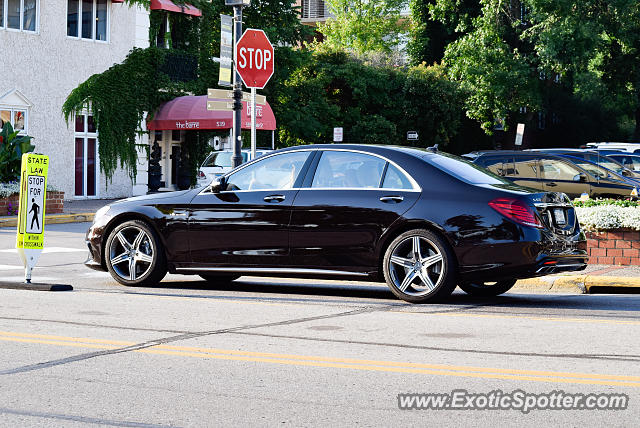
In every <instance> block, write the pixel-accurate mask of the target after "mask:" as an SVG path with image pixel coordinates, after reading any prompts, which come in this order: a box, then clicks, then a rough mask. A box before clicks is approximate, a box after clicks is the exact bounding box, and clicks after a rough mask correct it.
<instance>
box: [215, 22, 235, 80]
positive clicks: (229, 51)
mask: <svg viewBox="0 0 640 428" xmlns="http://www.w3.org/2000/svg"><path fill="white" fill-rule="evenodd" d="M232 57H233V17H232V16H228V15H222V14H221V15H220V71H219V73H218V74H219V75H218V85H220V86H231V80H232V79H231V68H232V67H231V64H232V62H233V59H232Z"/></svg>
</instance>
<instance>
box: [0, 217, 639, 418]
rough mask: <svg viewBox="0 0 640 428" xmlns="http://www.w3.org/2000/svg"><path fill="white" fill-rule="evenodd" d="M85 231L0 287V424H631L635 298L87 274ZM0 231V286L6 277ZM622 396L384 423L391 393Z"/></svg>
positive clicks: (6, 246)
mask: <svg viewBox="0 0 640 428" xmlns="http://www.w3.org/2000/svg"><path fill="white" fill-rule="evenodd" d="M87 227H88V224H65V225H51V226H49V227H48V232H47V237H46V242H45V245H46V248H48V250H47V252H46V253H44V254H43V255H42V256H41V259H40V262H39V264H38V267H37V268H36V270H35V271H34V281H38V282H49V283H67V284H71V285H73V287H74V289H75V290H74V291H72V292H39V291H22V290H5V289H0V426H7V427H9V426H10V427H19V426H65V427H67V426H70V427H75V426H90V425H103V426H125V427H129V426H133V427H138V426H141V427H145V426H154V427H155V426H194V427H195V426H230V425H233V426H252V427H253V426H275V425H293V426H315V425H334V426H355V425H360V426H398V425H406V426H417V425H421V426H426V425H429V426H430V425H436V424H438V425H444V426H458V425H477V426H506V425H510V426H513V425H516V424H517V425H518V426H560V425H562V426H604V425H606V426H637V424H638V417H639V416H640V344H639V343H638V342H639V340H638V338H639V337H640V297H638V296H637V295H622V296H613V295H560V294H517V293H507V294H506V295H504V296H501V297H497V298H492V299H477V298H470V297H467V296H466V295H464V294H462V293H460V292H456V293H455V294H454V295H453V296H452V299H451V301H450V303H448V304H432V305H409V304H406V303H404V302H401V301H399V300H397V299H395V297H394V296H393V295H392V294H391V293H390V292H389V291H387V289H386V287H385V286H384V285H383V284H362V283H351V282H345V281H310V280H284V279H270V278H248V277H243V278H240V279H239V280H237V281H236V282H234V283H233V284H232V285H229V286H225V287H211V286H209V285H208V284H207V283H205V282H204V281H202V280H199V278H197V277H193V278H192V277H182V276H175V275H170V276H167V278H166V279H165V280H164V281H163V283H162V284H161V286H159V287H155V288H125V287H122V286H119V285H117V284H116V283H115V282H114V281H112V280H111V279H110V277H109V275H108V274H106V273H100V272H94V271H91V270H88V269H86V268H85V267H84V266H83V265H82V262H83V261H84V259H85V258H86V251H85V247H84V231H85V230H86V228H87ZM14 239H15V235H14V231H13V230H11V229H0V278H2V279H4V280H9V281H11V280H15V281H16V282H19V281H21V278H22V270H21V266H20V261H19V258H18V256H17V254H16V253H15V252H14V251H13V250H12V248H13V246H14ZM460 389H465V390H468V391H470V392H471V393H474V394H488V393H490V392H491V391H496V390H501V391H503V394H508V393H511V392H513V391H516V390H521V391H523V393H526V394H544V393H548V394H550V393H552V392H553V391H564V393H566V394H570V393H580V394H585V395H586V394H605V393H606V394H611V393H615V394H626V395H627V396H628V407H627V409H626V410H587V409H577V410H558V409H556V410H531V411H529V412H528V413H524V412H522V411H520V410H517V409H514V410H451V409H443V410H400V409H399V407H398V394H401V393H438V394H447V393H451V392H452V391H454V390H460Z"/></svg>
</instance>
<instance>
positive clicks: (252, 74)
mask: <svg viewBox="0 0 640 428" xmlns="http://www.w3.org/2000/svg"><path fill="white" fill-rule="evenodd" d="M236 68H237V70H238V73H239V74H240V77H241V78H242V81H243V82H244V85H245V86H246V87H248V88H258V89H262V88H264V86H265V85H266V84H267V82H268V81H269V79H270V78H271V76H272V75H273V46H272V45H271V42H269V39H268V38H267V35H266V34H264V31H262V30H255V29H253V28H249V29H247V30H246V31H245V32H244V34H243V35H242V37H240V40H238V43H236Z"/></svg>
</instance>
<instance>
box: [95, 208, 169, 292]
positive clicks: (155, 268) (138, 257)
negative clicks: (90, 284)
mask: <svg viewBox="0 0 640 428" xmlns="http://www.w3.org/2000/svg"><path fill="white" fill-rule="evenodd" d="M105 258H106V264H107V269H108V270H109V273H110V274H111V276H112V277H113V278H114V279H115V280H116V281H118V282H119V283H120V284H123V285H130V286H136V285H139V286H145V285H155V284H157V283H159V282H160V281H162V278H164V276H165V275H166V274H167V265H166V261H165V256H164V251H163V249H162V243H161V242H160V239H158V236H157V235H156V233H155V232H154V231H153V229H151V227H149V225H147V224H146V223H144V222H142V221H140V220H131V221H127V222H124V223H122V224H120V225H118V226H116V228H115V229H113V230H112V231H111V233H110V234H109V238H107V244H106V246H105Z"/></svg>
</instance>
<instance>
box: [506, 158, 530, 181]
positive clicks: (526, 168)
mask: <svg viewBox="0 0 640 428" xmlns="http://www.w3.org/2000/svg"><path fill="white" fill-rule="evenodd" d="M505 176H507V177H513V178H520V179H525V178H529V179H537V178H538V158H536V157H534V156H516V157H515V159H514V162H513V166H512V167H510V168H507V169H506V170H505Z"/></svg>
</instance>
